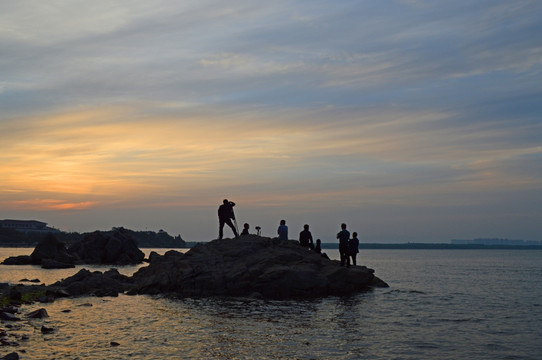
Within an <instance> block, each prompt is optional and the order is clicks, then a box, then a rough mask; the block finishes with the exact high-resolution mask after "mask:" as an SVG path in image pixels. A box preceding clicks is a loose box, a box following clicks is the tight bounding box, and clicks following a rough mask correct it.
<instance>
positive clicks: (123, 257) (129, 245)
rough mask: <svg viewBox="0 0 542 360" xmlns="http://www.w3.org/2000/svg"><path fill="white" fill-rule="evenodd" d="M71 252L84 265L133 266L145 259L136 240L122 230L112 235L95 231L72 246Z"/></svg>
mask: <svg viewBox="0 0 542 360" xmlns="http://www.w3.org/2000/svg"><path fill="white" fill-rule="evenodd" d="M69 252H70V254H72V255H74V256H75V257H77V259H79V263H84V264H108V265H131V264H139V263H141V262H142V261H143V259H144V258H145V254H144V253H143V252H142V251H141V250H139V248H138V247H137V243H136V241H135V239H134V238H133V237H131V236H130V235H129V233H128V232H127V231H126V230H124V229H122V228H118V229H116V230H115V231H113V232H112V233H106V232H103V231H95V232H93V233H90V234H87V235H86V236H85V238H84V239H83V240H82V241H80V242H78V243H75V244H74V245H73V246H71V247H70V249H69Z"/></svg>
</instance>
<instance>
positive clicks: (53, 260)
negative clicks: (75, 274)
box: [2, 233, 76, 269]
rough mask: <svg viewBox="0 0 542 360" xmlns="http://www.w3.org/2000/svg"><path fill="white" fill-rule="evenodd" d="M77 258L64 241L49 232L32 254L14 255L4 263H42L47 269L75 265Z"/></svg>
mask: <svg viewBox="0 0 542 360" xmlns="http://www.w3.org/2000/svg"><path fill="white" fill-rule="evenodd" d="M75 262H76V259H75V257H74V256H72V255H70V254H69V253H68V250H67V249H66V246H65V245H64V243H63V242H61V241H59V240H58V239H57V238H56V237H55V236H54V235H53V234H51V233H49V234H47V235H46V236H45V238H44V239H43V240H42V241H40V242H39V243H38V245H36V247H35V248H34V251H33V252H32V254H30V255H20V256H12V257H9V258H7V259H5V260H4V262H3V263H2V264H4V265H41V266H42V267H43V268H46V269H59V268H61V269H62V268H70V267H74V264H75Z"/></svg>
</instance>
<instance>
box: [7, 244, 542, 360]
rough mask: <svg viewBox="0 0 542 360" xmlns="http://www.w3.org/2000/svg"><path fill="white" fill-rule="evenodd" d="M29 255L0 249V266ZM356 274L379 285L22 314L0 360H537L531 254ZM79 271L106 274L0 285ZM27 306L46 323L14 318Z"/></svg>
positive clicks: (536, 291) (439, 253)
mask: <svg viewBox="0 0 542 360" xmlns="http://www.w3.org/2000/svg"><path fill="white" fill-rule="evenodd" d="M32 250H33V249H21V248H17V249H14V248H0V261H2V260H3V259H4V258H6V257H8V256H15V255H25V254H30V253H31V252H32ZM143 250H144V251H145V252H146V253H147V255H148V254H149V253H150V251H152V250H155V251H157V252H158V253H164V252H165V251H167V249H143ZM186 250H187V249H184V250H182V251H186ZM325 252H326V253H327V254H328V255H329V256H330V257H331V258H332V259H338V256H339V254H338V251H337V250H328V249H326V250H325ZM358 264H361V265H366V266H368V267H370V268H372V269H374V270H375V274H376V275H377V276H378V277H380V278H381V279H383V280H384V281H386V282H387V283H388V284H389V286H390V287H389V288H377V289H373V290H370V291H367V292H363V293H360V294H357V295H354V296H348V297H328V298H323V299H314V300H306V301H293V300H292V301H268V300H258V299H245V298H185V299H174V298H168V297H164V296H147V295H137V296H128V295H120V296H118V297H106V298H97V297H81V298H75V299H59V300H56V301H55V302H53V303H46V304H42V303H35V304H31V305H23V306H22V307H21V308H20V312H21V315H20V316H21V318H22V319H23V320H22V321H20V322H16V323H13V324H11V325H10V324H9V323H8V322H2V323H1V324H0V328H3V329H8V328H7V327H8V326H11V328H9V329H8V330H9V332H8V333H9V334H10V338H11V340H10V341H13V342H15V343H17V344H18V345H16V346H15V345H14V346H0V357H2V356H4V355H6V354H8V353H10V352H14V351H16V352H18V354H19V356H20V358H21V359H40V360H43V359H57V360H58V359H81V360H82V359H422V360H423V359H488V360H489V359H491V360H495V359H503V360H505V359H506V360H512V359H525V360H527V359H529V360H539V359H542V250H361V252H360V254H359V255H358ZM140 266H145V265H140ZM140 266H125V267H118V268H117V269H118V270H119V271H120V272H121V273H123V274H126V275H131V274H133V273H134V272H135V271H137V269H138V268H139V267H140ZM81 268H87V269H89V270H92V271H105V270H108V269H109V267H100V266H79V267H77V268H75V269H62V270H44V269H41V268H40V267H36V266H6V265H0V282H9V283H12V284H17V283H19V281H20V280H22V279H28V280H33V279H38V280H40V282H41V283H45V284H47V285H49V284H52V283H53V282H55V281H57V280H60V279H62V278H66V277H68V276H71V275H73V274H75V273H76V272H77V271H79V270H80V269H81ZM39 308H45V309H46V310H47V312H48V314H49V317H48V318H45V319H27V318H25V317H24V315H23V314H26V313H28V312H30V311H33V310H36V309H39ZM43 325H45V326H47V327H52V328H54V329H55V331H54V332H53V333H51V334H42V332H41V330H40V329H41V327H42V326H43Z"/></svg>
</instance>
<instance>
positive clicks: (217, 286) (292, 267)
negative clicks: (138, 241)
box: [131, 236, 387, 299]
mask: <svg viewBox="0 0 542 360" xmlns="http://www.w3.org/2000/svg"><path fill="white" fill-rule="evenodd" d="M149 259H150V265H149V266H148V267H145V268H141V269H139V271H137V272H136V273H135V274H134V275H133V277H132V278H133V286H132V290H131V292H135V293H138V294H160V293H171V294H176V295H179V296H183V297H184V296H256V297H263V298H279V299H282V298H306V297H323V296H329V295H345V294H352V293H356V292H360V291H363V290H367V289H368V288H370V287H372V286H387V285H386V284H385V283H384V282H383V281H382V280H380V279H378V278H377V277H376V276H374V271H373V270H372V269H368V268H366V267H364V266H356V267H350V268H346V267H341V266H340V264H339V262H338V261H333V260H329V259H327V258H324V257H322V256H321V255H320V254H317V253H316V252H314V251H310V250H308V249H306V248H303V247H301V246H300V245H299V243H298V242H297V241H292V240H290V241H281V240H279V239H277V238H275V239H271V238H265V237H259V236H242V237H240V238H238V239H226V240H214V241H212V242H209V243H205V244H198V245H196V246H195V247H194V248H192V249H191V250H190V251H189V252H188V253H186V254H182V253H179V252H176V251H169V252H167V253H165V254H164V255H163V256H160V255H157V254H152V256H150V257H149Z"/></svg>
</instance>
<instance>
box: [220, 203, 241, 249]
mask: <svg viewBox="0 0 542 360" xmlns="http://www.w3.org/2000/svg"><path fill="white" fill-rule="evenodd" d="M234 206H235V203H234V202H233V201H228V199H224V201H223V204H222V205H220V206H219V207H218V222H219V227H218V238H219V239H222V236H223V235H224V224H228V226H229V227H231V229H232V230H233V234H234V235H235V237H236V238H237V237H239V234H237V230H235V226H233V223H232V222H231V219H235V215H234V214H233V207H234Z"/></svg>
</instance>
